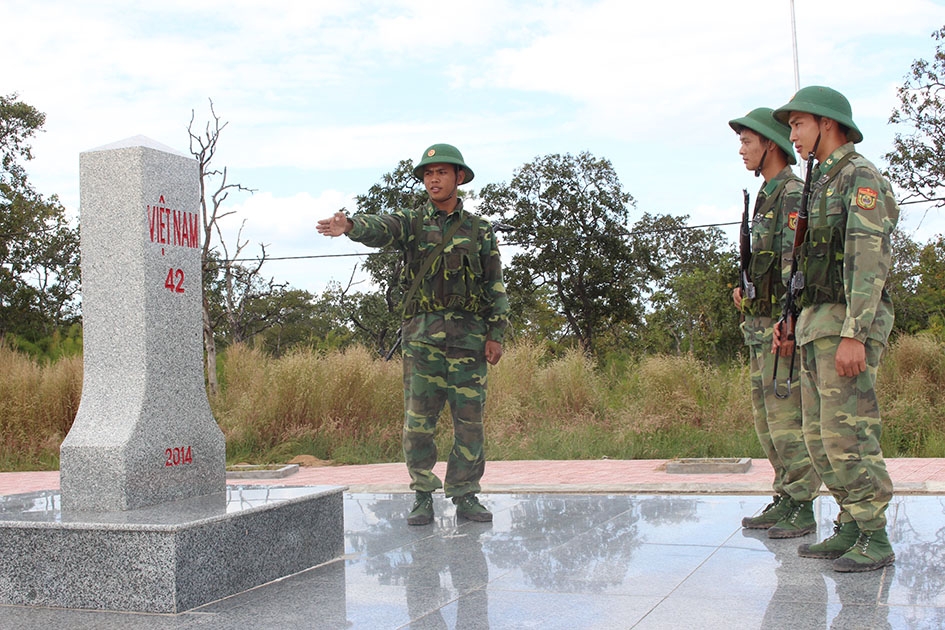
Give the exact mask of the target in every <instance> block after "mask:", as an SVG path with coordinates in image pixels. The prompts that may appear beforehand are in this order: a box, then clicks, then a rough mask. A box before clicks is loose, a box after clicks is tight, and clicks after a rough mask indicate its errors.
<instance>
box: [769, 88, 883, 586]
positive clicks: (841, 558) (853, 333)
mask: <svg viewBox="0 0 945 630" xmlns="http://www.w3.org/2000/svg"><path fill="white" fill-rule="evenodd" d="M775 117H776V118H777V119H778V120H781V121H782V122H786V123H788V124H789V125H790V127H791V141H792V142H793V143H794V146H795V147H796V148H797V150H798V152H799V153H800V154H801V156H802V157H807V156H808V154H810V153H813V155H814V157H815V158H816V159H817V162H818V163H817V165H816V167H815V171H814V172H813V176H814V183H813V185H812V188H811V198H810V203H809V211H810V214H809V219H808V229H807V235H806V238H805V240H804V243H803V245H802V246H801V247H800V251H799V252H798V254H797V255H798V259H797V263H798V269H799V270H800V271H801V272H802V273H803V277H804V287H803V289H802V290H801V292H800V295H799V296H798V297H799V304H800V305H801V308H802V310H801V313H800V315H799V317H798V321H797V328H796V333H795V336H796V339H797V343H798V345H799V346H800V349H801V364H802V365H801V400H802V405H803V414H804V439H805V442H806V443H807V447H808V450H809V451H810V454H811V458H812V460H813V463H814V467H815V468H816V470H817V472H818V473H819V474H820V476H821V478H822V479H823V481H824V483H825V484H826V485H827V488H828V489H829V490H830V493H831V494H832V495H833V497H834V499H836V501H837V504H838V505H839V507H840V513H839V515H838V517H837V521H836V523H835V527H834V534H833V535H832V536H830V537H828V538H827V539H825V540H823V541H822V542H819V543H815V544H812V545H801V546H800V547H799V548H798V554H799V555H801V556H804V557H812V558H831V559H834V562H833V568H834V569H835V570H837V571H842V572H854V571H871V570H874V569H879V568H881V567H884V566H886V565H888V564H891V563H892V562H893V561H894V560H895V554H894V553H893V550H892V546H891V545H890V543H889V538H888V536H887V534H886V508H887V506H888V505H889V501H890V499H891V497H892V482H891V481H890V478H889V474H888V473H887V471H886V464H885V461H884V459H883V453H882V449H881V448H880V444H879V438H880V433H881V429H882V424H881V420H880V413H879V404H878V402H877V399H876V389H875V384H876V371H877V368H878V366H879V360H880V357H881V356H882V353H883V350H884V348H885V346H886V342H887V340H888V338H889V333H890V332H891V330H892V326H893V305H892V302H891V300H890V299H889V293H888V292H887V291H886V287H885V285H886V279H887V276H888V274H889V268H890V266H891V264H892V251H891V244H890V240H891V234H892V231H893V229H894V228H895V227H896V223H897V221H898V220H899V207H898V205H897V204H896V200H895V198H894V197H893V193H892V189H891V186H890V185H889V182H888V181H887V180H886V179H885V178H884V177H883V176H882V175H881V174H880V173H879V171H878V170H877V169H876V167H875V166H873V164H872V163H870V162H869V161H868V160H867V159H866V158H864V157H863V156H861V155H860V154H859V153H857V152H856V150H855V149H854V144H855V143H857V142H860V141H861V140H862V139H863V134H862V133H861V132H860V130H859V129H858V128H857V126H856V124H855V123H854V122H853V114H852V110H851V108H850V103H849V101H847V99H846V97H844V96H843V95H842V94H840V93H839V92H837V91H836V90H833V89H831V88H827V87H821V86H811V87H805V88H803V89H801V90H800V91H798V92H797V93H796V94H795V95H794V97H793V98H792V99H791V100H790V102H788V103H787V104H786V105H784V106H783V107H781V108H779V109H777V110H775ZM779 343H780V339H779V335H778V334H777V332H776V334H775V339H774V344H773V346H774V347H777V346H778V344H779Z"/></svg>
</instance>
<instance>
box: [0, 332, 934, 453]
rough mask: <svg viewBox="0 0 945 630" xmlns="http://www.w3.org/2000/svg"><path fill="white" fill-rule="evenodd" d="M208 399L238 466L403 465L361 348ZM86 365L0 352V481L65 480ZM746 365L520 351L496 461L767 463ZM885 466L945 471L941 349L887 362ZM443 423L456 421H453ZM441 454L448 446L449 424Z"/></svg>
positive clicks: (497, 429) (505, 374)
mask: <svg viewBox="0 0 945 630" xmlns="http://www.w3.org/2000/svg"><path fill="white" fill-rule="evenodd" d="M220 381H221V391H220V393H219V394H218V395H217V396H215V397H212V398H211V399H210V404H211V407H212V409H213V412H214V415H215V417H216V419H217V421H218V422H219V424H220V427H221V428H222V429H223V431H224V433H225V435H226V438H227V459H228V461H229V462H230V463H235V462H247V463H279V462H285V461H288V460H289V459H291V458H292V457H294V456H296V455H300V454H307V455H313V456H315V457H318V458H320V459H323V460H331V461H333V462H335V463H375V462H390V461H400V460H401V459H402V455H401V447H400V432H401V417H402V412H403V411H402V409H403V400H402V394H401V387H402V375H401V364H400V362H399V361H398V360H396V359H395V360H393V361H389V362H386V361H383V360H380V359H377V358H374V357H373V356H372V355H371V354H370V353H369V351H367V350H365V349H362V348H355V349H350V350H347V351H343V352H342V351H338V352H327V353H323V352H314V351H302V350H300V351H297V352H294V353H291V354H289V355H286V356H283V357H280V358H273V357H270V356H267V355H266V354H265V353H263V352H261V351H259V350H254V349H251V348H248V347H245V346H237V347H233V348H230V349H228V350H227V351H226V352H225V353H223V356H222V361H221V369H220ZM81 387H82V361H81V358H77V357H72V358H66V359H61V360H59V361H56V362H52V363H48V364H44V363H37V362H36V361H33V360H31V359H29V358H28V357H26V356H25V355H23V354H20V353H16V352H14V351H12V350H11V349H9V348H5V347H2V346H0V470H5V471H10V470H49V469H56V468H57V467H58V452H59V451H58V449H59V444H60V442H61V441H62V439H63V438H64V437H65V435H66V433H67V432H68V430H69V427H70V426H71V423H72V420H73V418H74V417H75V413H76V410H77V409H78V405H79V399H80V395H81ZM748 387H749V386H748V368H747V365H740V364H736V365H726V366H713V365H708V364H705V363H701V362H699V361H697V360H695V359H693V358H692V357H689V356H649V357H643V358H639V359H631V358H626V357H624V358H617V359H611V360H609V362H608V363H607V364H606V365H596V364H595V363H594V362H592V361H591V360H589V359H588V358H586V357H585V356H583V355H582V354H580V353H578V352H571V353H568V354H565V355H564V356H560V357H550V356H548V355H547V354H546V353H545V352H544V351H543V349H542V347H541V346H540V345H539V344H535V343H517V344H515V345H512V346H510V347H508V348H507V349H506V353H505V356H504V357H503V359H502V361H501V363H500V364H499V365H498V366H496V367H494V368H491V369H490V373H489V400H488V406H487V410H486V414H487V415H486V436H487V456H488V457H489V459H492V460H512V459H597V458H602V457H610V458H615V459H643V458H672V457H763V456H764V455H763V453H762V451H761V448H760V446H759V445H758V442H757V438H756V437H755V434H754V430H753V427H752V416H751V408H750V403H749V398H748ZM878 389H879V395H880V400H881V402H880V404H881V409H882V410H883V421H884V430H883V450H884V453H885V454H886V456H887V457H945V422H943V420H945V344H943V343H942V342H941V341H938V340H936V339H934V338H932V337H929V336H923V335H917V336H906V337H901V338H899V339H897V340H896V341H895V342H894V343H893V344H892V345H891V346H890V348H889V350H888V352H887V354H886V356H885V357H884V361H883V365H882V366H881V369H880V375H879V383H878ZM445 413H448V411H447V412H445ZM443 420H444V421H443V422H441V423H440V427H439V430H438V435H437V440H438V444H439V445H440V451H441V453H446V452H447V451H448V448H449V444H450V442H451V439H452V433H451V423H450V422H449V421H448V417H447V416H446V415H444V418H443Z"/></svg>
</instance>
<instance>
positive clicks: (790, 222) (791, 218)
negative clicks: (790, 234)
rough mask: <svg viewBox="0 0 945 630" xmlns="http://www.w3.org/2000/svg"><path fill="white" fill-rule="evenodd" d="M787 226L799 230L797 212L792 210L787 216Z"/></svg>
mask: <svg viewBox="0 0 945 630" xmlns="http://www.w3.org/2000/svg"><path fill="white" fill-rule="evenodd" d="M787 226H788V228H789V229H791V230H797V213H796V212H792V213H791V214H789V215H788V217H787Z"/></svg>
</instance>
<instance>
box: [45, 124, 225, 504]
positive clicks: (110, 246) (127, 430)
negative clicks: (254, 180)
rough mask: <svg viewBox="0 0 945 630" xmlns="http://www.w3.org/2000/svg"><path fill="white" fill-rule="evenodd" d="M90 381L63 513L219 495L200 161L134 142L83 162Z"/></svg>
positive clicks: (66, 466)
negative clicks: (209, 389)
mask: <svg viewBox="0 0 945 630" xmlns="http://www.w3.org/2000/svg"><path fill="white" fill-rule="evenodd" d="M79 166H80V169H79V171H80V203H81V221H80V230H81V254H82V318H83V346H84V350H83V355H84V359H83V364H84V377H83V385H82V399H81V401H80V404H79V410H78V413H77V415H76V418H75V422H74V423H73V425H72V429H71V430H70V431H69V435H68V436H66V439H65V440H64V441H63V443H62V446H61V447H60V487H61V489H62V502H63V509H64V510H77V511H97V510H128V509H136V508H141V507H146V506H148V505H154V504H157V503H162V502H165V501H176V500H179V499H185V498H189V497H195V496H202V495H208V494H213V493H215V492H222V491H223V489H224V487H225V484H226V479H225V472H226V447H225V443H224V438H223V433H222V432H221V431H220V429H219V427H218V426H217V424H216V422H215V421H214V419H213V415H212V414H211V411H210V405H209V403H208V401H207V394H206V389H205V387H204V376H203V359H202V356H203V345H202V343H201V335H202V331H203V323H202V299H203V294H202V289H201V286H202V270H201V261H200V256H201V248H200V244H201V242H200V225H201V223H202V221H201V219H200V215H199V212H200V192H199V187H198V186H199V171H198V165H197V161H196V160H195V159H193V158H192V157H186V156H184V155H181V154H179V153H176V152H172V150H170V149H168V148H167V147H164V146H163V145H160V144H159V143H156V142H154V141H153V140H149V139H148V138H145V137H142V136H137V137H134V138H129V139H128V140H125V141H122V142H118V143H114V144H111V145H106V146H103V147H100V148H98V149H93V150H91V151H87V152H84V153H82V154H81V155H80V158H79Z"/></svg>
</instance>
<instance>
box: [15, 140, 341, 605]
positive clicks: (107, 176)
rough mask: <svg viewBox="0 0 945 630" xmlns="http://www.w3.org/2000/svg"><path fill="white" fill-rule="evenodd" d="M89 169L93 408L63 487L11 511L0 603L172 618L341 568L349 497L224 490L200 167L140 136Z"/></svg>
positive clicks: (88, 356) (97, 158)
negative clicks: (207, 347) (208, 371)
mask: <svg viewBox="0 0 945 630" xmlns="http://www.w3.org/2000/svg"><path fill="white" fill-rule="evenodd" d="M79 162H80V177H81V181H80V197H81V205H82V207H81V221H80V230H81V253H82V309H83V320H84V359H83V360H84V376H83V388H82V399H81V401H80V404H79V410H78V412H77V414H76V418H75V422H74V423H73V426H72V429H71V430H70V431H69V434H68V435H67V436H66V438H65V440H64V441H63V443H62V445H61V447H60V489H61V490H60V492H56V493H33V494H23V495H13V496H12V497H5V498H4V501H3V502H2V503H0V549H3V550H4V552H3V553H2V554H0V604H6V605H27V606H47V607H61V608H86V609H93V610H102V609H105V610H133V611H143V612H159V613H176V612H182V611H184V610H190V609H192V608H195V607H197V606H200V605H202V604H206V603H207V602H210V601H213V600H215V599H219V598H222V597H226V596H229V595H233V594H235V593H239V592H242V591H244V590H247V589H250V588H253V587H255V586H259V585H261V584H265V583H266V582H270V581H272V580H276V579H279V578H283V577H286V576H288V575H291V574H293V573H297V572H299V571H302V570H305V569H307V568H309V567H312V566H315V565H318V564H322V563H324V562H329V561H332V560H335V559H337V558H338V557H340V556H341V555H342V553H343V552H344V504H343V498H342V493H343V492H344V488H343V487H337V486H309V487H294V488H278V487H266V486H263V487H254V486H241V487H237V488H232V487H231V488H227V486H226V478H225V475H226V445H225V442H224V437H223V433H222V431H220V428H219V427H218V426H217V424H216V421H215V420H214V418H213V414H212V412H211V410H210V405H209V401H208V399H207V394H206V389H205V387H204V377H203V344H202V343H201V339H202V334H203V318H202V302H203V292H202V286H201V284H202V273H201V264H200V255H201V249H200V237H199V235H200V225H201V223H202V221H200V217H199V215H198V212H199V208H200V198H199V190H198V184H199V171H198V167H197V163H196V161H195V160H194V159H192V158H188V157H185V156H183V155H182V154H180V153H176V152H174V151H173V150H170V149H168V148H167V147H164V146H163V145H160V144H159V143H157V142H154V141H153V140H150V139H148V138H144V137H142V136H136V137H134V138H129V139H128V140H124V141H121V142H118V143H115V144H111V145H107V146H104V147H101V148H99V149H94V150H92V151H88V152H85V153H82V154H81V155H80V161H79Z"/></svg>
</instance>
